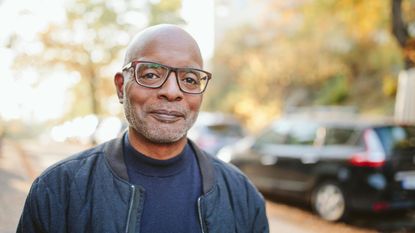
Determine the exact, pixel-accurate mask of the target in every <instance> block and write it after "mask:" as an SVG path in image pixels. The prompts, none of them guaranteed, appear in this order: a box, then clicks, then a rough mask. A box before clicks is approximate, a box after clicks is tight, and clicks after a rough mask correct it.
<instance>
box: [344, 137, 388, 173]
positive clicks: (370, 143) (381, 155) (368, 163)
mask: <svg viewBox="0 0 415 233" xmlns="http://www.w3.org/2000/svg"><path fill="white" fill-rule="evenodd" d="M363 138H364V142H365V147H366V148H365V151H362V152H360V153H356V154H354V155H352V157H351V159H350V163H351V164H352V165H353V166H358V167H382V166H383V165H384V164H385V152H384V150H383V147H382V144H381V142H380V141H379V138H378V137H377V135H376V133H375V132H374V131H373V130H371V129H367V130H365V131H364V134H363Z"/></svg>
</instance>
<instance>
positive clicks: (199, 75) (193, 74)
mask: <svg viewBox="0 0 415 233" xmlns="http://www.w3.org/2000/svg"><path fill="white" fill-rule="evenodd" d="M135 70H136V79H137V82H138V83H139V84H141V85H143V86H146V87H152V88H158V87H161V86H162V85H163V84H164V82H165V80H166V79H167V78H168V75H169V74H170V71H171V69H170V68H169V67H166V66H163V65H161V64H156V63H138V64H137V67H136V69H135ZM174 70H175V71H177V72H175V73H176V76H177V81H178V83H179V87H180V88H181V89H182V91H184V92H189V93H201V92H203V91H204V90H205V88H206V86H207V83H208V81H209V77H208V74H207V73H205V72H203V71H200V70H196V69H192V68H177V69H174Z"/></svg>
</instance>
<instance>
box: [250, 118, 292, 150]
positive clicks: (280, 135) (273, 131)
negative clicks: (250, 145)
mask: <svg viewBox="0 0 415 233" xmlns="http://www.w3.org/2000/svg"><path fill="white" fill-rule="evenodd" d="M290 127H291V125H290V123H289V122H286V121H279V122H278V123H275V124H273V125H272V126H271V127H270V128H268V129H266V130H265V131H264V132H263V133H261V134H260V135H259V136H258V138H257V140H256V143H255V144H256V145H264V144H284V143H285V140H286V138H287V134H288V131H289V129H290Z"/></svg>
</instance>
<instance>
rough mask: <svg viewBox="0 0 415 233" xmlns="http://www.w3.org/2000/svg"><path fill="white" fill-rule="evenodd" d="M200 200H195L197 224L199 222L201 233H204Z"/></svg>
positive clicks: (200, 198)
mask: <svg viewBox="0 0 415 233" xmlns="http://www.w3.org/2000/svg"><path fill="white" fill-rule="evenodd" d="M201 200H202V197H199V198H198V199H197V209H198V212H199V222H200V228H201V229H202V233H205V231H204V230H203V229H204V227H203V219H202V207H201Z"/></svg>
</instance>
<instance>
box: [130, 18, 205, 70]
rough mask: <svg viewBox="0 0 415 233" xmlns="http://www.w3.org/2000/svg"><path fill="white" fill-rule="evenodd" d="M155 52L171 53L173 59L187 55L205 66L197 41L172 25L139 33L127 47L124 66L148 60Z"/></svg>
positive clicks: (159, 26) (162, 25) (153, 27)
mask: <svg viewBox="0 0 415 233" xmlns="http://www.w3.org/2000/svg"><path fill="white" fill-rule="evenodd" d="M153 51H165V52H169V53H170V54H171V57H172V58H174V57H175V55H177V53H180V55H181V56H183V54H187V55H188V56H191V57H192V60H194V62H196V63H198V64H200V66H201V67H202V66H203V60H202V56H201V53H200V49H199V46H198V44H197V42H196V40H195V39H194V38H193V37H192V36H191V35H190V34H189V33H188V32H186V31H185V30H183V29H182V28H180V27H178V26H175V25H171V24H160V25H156V26H152V27H149V28H146V29H145V30H143V31H141V32H140V33H138V34H137V35H136V36H135V37H134V39H133V40H132V41H131V42H130V44H129V45H128V47H127V51H126V54H125V59H124V65H125V64H127V63H129V62H131V61H134V60H137V59H142V60H145V59H148V58H147V57H146V55H148V54H149V53H151V52H153ZM156 55H157V54H155V55H154V56H156ZM155 62H157V61H155Z"/></svg>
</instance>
